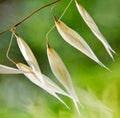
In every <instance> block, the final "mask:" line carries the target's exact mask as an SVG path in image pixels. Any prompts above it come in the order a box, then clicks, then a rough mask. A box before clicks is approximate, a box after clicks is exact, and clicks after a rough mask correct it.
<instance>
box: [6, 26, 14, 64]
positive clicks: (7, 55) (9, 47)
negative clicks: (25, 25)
mask: <svg viewBox="0 0 120 118" xmlns="http://www.w3.org/2000/svg"><path fill="white" fill-rule="evenodd" d="M11 31H12V36H11V38H10V43H9V46H8V49H7V52H6V57H7V58H8V60H9V61H11V62H12V63H13V64H16V63H15V61H13V60H12V59H11V58H10V57H9V52H10V49H11V45H12V41H13V38H14V33H13V32H14V31H15V28H14V29H11Z"/></svg>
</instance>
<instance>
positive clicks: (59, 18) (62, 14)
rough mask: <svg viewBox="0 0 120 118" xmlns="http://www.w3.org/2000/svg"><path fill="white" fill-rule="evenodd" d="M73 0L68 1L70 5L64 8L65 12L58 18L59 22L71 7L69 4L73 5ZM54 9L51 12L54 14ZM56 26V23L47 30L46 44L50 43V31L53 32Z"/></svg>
mask: <svg viewBox="0 0 120 118" xmlns="http://www.w3.org/2000/svg"><path fill="white" fill-rule="evenodd" d="M72 1H73V0H70V2H69V3H68V5H67V6H66V8H65V9H64V11H63V13H62V14H61V16H60V17H59V19H58V22H59V20H60V19H61V18H62V17H63V16H64V14H65V13H66V11H67V10H68V8H69V6H70V5H71V3H72ZM52 10H53V8H52ZM52 10H51V14H52ZM54 28H55V24H54V25H53V26H52V28H50V30H49V31H48V32H47V34H46V44H48V40H49V39H48V36H49V34H50V32H52V30H53V29H54Z"/></svg>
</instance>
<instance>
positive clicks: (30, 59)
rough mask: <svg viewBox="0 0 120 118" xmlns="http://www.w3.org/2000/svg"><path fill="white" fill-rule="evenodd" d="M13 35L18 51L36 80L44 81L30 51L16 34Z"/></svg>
mask: <svg viewBox="0 0 120 118" xmlns="http://www.w3.org/2000/svg"><path fill="white" fill-rule="evenodd" d="M14 34H15V37H16V39H17V44H18V46H19V49H20V51H21V53H22V55H23V57H24V59H25V60H26V62H27V63H28V65H29V66H30V67H31V68H32V69H33V71H34V72H35V74H36V76H38V78H40V81H42V82H44V80H43V78H42V73H41V70H40V67H39V65H38V62H37V60H36V58H35V56H34V54H33V52H32V50H31V49H30V47H29V46H28V44H27V43H26V42H25V41H24V40H23V39H22V38H21V37H20V36H18V35H17V34H16V33H14Z"/></svg>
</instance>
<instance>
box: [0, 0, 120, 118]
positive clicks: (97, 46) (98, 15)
mask: <svg viewBox="0 0 120 118" xmlns="http://www.w3.org/2000/svg"><path fill="white" fill-rule="evenodd" d="M52 1H53V0H34V1H33V0H0V32H1V31H3V30H5V29H7V28H8V27H10V26H12V25H13V24H15V23H17V22H19V21H20V20H22V19H23V18H24V17H25V16H26V15H28V14H29V13H31V12H32V11H34V10H35V9H37V8H39V7H40V6H43V5H45V4H47V3H48V2H52ZM73 1H74V0H73ZM78 1H79V2H80V3H81V4H82V5H83V6H84V7H85V8H86V10H87V11H88V12H89V13H90V14H91V16H92V17H93V18H94V20H95V21H96V24H97V25H98V27H99V29H100V31H101V32H102V33H103V35H104V36H105V37H106V39H107V41H108V42H109V43H110V45H111V46H112V47H113V49H114V50H115V51H116V55H114V57H115V61H113V60H112V59H111V58H110V57H109V55H108V54H107V52H106V50H105V48H104V47H103V45H102V44H101V43H100V42H99V41H98V39H97V38H96V37H95V36H94V35H93V34H92V32H91V31H90V30H89V28H88V27H87V25H86V24H85V23H84V21H83V19H82V18H81V16H80V15H79V13H78V11H77V9H76V6H75V3H74V2H72V4H71V6H70V7H69V9H68V10H67V12H66V13H65V15H64V16H63V18H62V21H64V22H65V23H66V24H67V25H68V26H70V27H71V28H73V29H74V30H75V31H77V32H78V33H79V34H80V35H81V36H82V37H84V39H85V40H86V41H87V42H88V44H89V45H90V46H91V48H92V49H93V51H94V52H95V54H96V55H97V56H98V58H99V59H100V60H101V61H102V62H103V63H104V64H105V65H106V66H107V67H109V68H110V69H111V71H112V72H109V71H107V70H105V69H104V68H102V67H100V66H99V65H98V64H96V63H95V62H93V61H92V60H91V59H89V58H88V57H86V56H85V55H83V54H82V53H81V52H79V51H78V50H76V49H74V48H73V47H71V46H70V45H68V44H67V43H66V42H64V40H63V39H62V38H61V37H60V36H59V34H58V32H57V31H56V29H54V30H53V31H52V32H51V33H50V35H49V39H50V44H51V46H52V47H54V48H55V50H56V51H57V52H58V54H59V55H60V56H61V58H62V59H63V61H64V63H65V65H66V66H67V68H68V70H69V72H70V74H71V76H72V79H73V84H74V86H75V90H76V92H77V94H78V96H79V98H80V100H81V103H82V104H83V106H84V109H81V108H80V110H81V115H80V116H79V115H78V114H77V112H76V110H75V108H74V105H73V103H72V101H71V100H69V99H68V98H66V97H63V96H61V97H62V98H63V100H64V101H65V102H66V103H67V104H68V105H69V106H70V108H71V110H68V109H67V108H65V107H64V106H63V105H62V104H61V103H60V102H59V101H57V100H56V99H55V98H53V97H52V96H51V95H49V94H48V93H46V92H45V91H43V90H42V89H41V88H39V87H37V86H35V85H34V84H33V83H31V82H30V81H29V80H28V79H27V78H26V77H24V76H23V75H0V118H15V117H17V118H119V117H120V55H119V53H120V46H119V45H120V39H119V37H120V36H119V35H120V13H119V8H120V0H78ZM68 3H69V1H67V0H61V1H60V2H59V3H58V4H56V6H55V8H54V9H53V11H52V13H53V14H54V15H55V16H56V17H58V18H59V17H60V15H61V14H62V12H63V10H64V9H65V7H66V6H67V4H68ZM50 9H51V7H48V8H45V9H44V10H42V11H40V12H39V13H37V14H35V15H34V16H32V17H31V18H29V19H28V20H27V21H26V22H24V23H23V24H21V25H20V26H18V27H17V30H16V32H17V33H18V34H19V35H20V36H21V37H22V38H23V39H24V40H25V41H26V42H27V43H28V44H29V46H30V47H31V49H32V51H33V52H34V54H35V56H36V58H37V60H38V62H39V65H40V68H41V70H42V72H43V73H44V74H46V75H48V76H49V77H50V78H51V79H52V80H54V81H55V82H57V81H56V79H55V77H54V76H53V74H52V72H51V70H50V67H49V63H48V59H47V55H46V45H45V40H46V39H45V35H46V33H47V32H48V31H49V29H50V28H51V27H52V26H53V25H54V22H53V18H52V15H51V13H50ZM10 36H11V32H7V33H5V34H2V35H0V64H4V65H7V66H12V67H15V66H14V65H13V64H12V63H11V62H10V61H9V60H8V59H7V58H6V51H7V47H8V45H9V41H10ZM9 55H10V57H11V58H12V59H13V60H15V61H20V62H25V61H24V59H23V57H22V55H21V54H20V51H19V49H18V47H17V45H16V41H15V40H14V41H13V44H12V48H11V51H10V54H9ZM57 83H58V82H57ZM58 84H59V83H58ZM95 96H96V97H95ZM102 104H104V105H106V106H107V107H108V108H110V109H111V112H109V111H107V110H106V111H105V110H104V107H103V106H102ZM100 105H101V106H100Z"/></svg>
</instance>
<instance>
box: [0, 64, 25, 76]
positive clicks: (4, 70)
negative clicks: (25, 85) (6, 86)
mask: <svg viewBox="0 0 120 118" xmlns="http://www.w3.org/2000/svg"><path fill="white" fill-rule="evenodd" d="M0 74H23V71H20V70H19V69H16V68H12V67H8V66H5V65H1V64H0Z"/></svg>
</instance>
